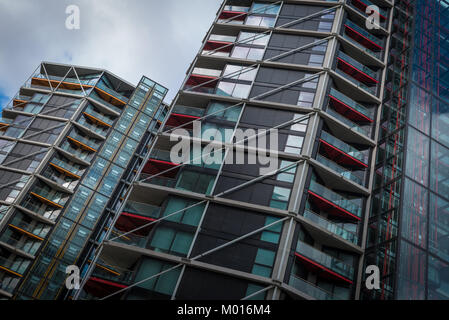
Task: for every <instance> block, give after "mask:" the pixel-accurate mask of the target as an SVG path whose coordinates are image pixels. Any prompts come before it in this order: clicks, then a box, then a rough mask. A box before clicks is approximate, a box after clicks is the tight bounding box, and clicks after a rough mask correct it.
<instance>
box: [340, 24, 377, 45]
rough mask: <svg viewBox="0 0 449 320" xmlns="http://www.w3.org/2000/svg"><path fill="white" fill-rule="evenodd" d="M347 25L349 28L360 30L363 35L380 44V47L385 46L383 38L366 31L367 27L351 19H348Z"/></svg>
mask: <svg viewBox="0 0 449 320" xmlns="http://www.w3.org/2000/svg"><path fill="white" fill-rule="evenodd" d="M345 25H346V26H348V27H349V28H351V29H353V30H354V31H356V32H358V33H359V34H361V35H362V36H363V37H365V38H367V39H369V40H370V41H372V42H374V43H375V44H376V45H378V46H379V47H380V48H382V47H383V40H381V39H379V38H378V37H376V36H374V35H372V34H371V33H369V32H368V31H366V30H365V29H363V28H362V27H360V26H359V25H357V24H355V23H354V22H352V21H351V20H348V19H347V20H346V21H345Z"/></svg>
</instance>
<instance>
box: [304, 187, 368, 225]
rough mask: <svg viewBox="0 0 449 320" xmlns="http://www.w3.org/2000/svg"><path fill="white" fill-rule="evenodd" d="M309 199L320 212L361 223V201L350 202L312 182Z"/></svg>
mask: <svg viewBox="0 0 449 320" xmlns="http://www.w3.org/2000/svg"><path fill="white" fill-rule="evenodd" d="M309 199H310V200H311V202H312V203H314V204H315V205H316V206H317V207H319V208H320V210H322V211H326V212H327V213H329V214H332V215H335V216H337V217H340V218H344V219H349V220H355V221H361V216H362V209H363V208H362V201H361V200H360V199H358V200H351V199H348V198H345V197H344V196H343V195H341V194H339V193H337V192H334V191H333V190H331V189H328V188H326V187H325V186H323V185H321V184H319V183H317V182H316V181H314V180H312V181H311V182H310V187H309Z"/></svg>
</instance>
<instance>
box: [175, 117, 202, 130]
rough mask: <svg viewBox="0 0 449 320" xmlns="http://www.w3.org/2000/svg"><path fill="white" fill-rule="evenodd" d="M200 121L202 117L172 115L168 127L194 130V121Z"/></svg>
mask: <svg viewBox="0 0 449 320" xmlns="http://www.w3.org/2000/svg"><path fill="white" fill-rule="evenodd" d="M198 119H200V117H195V116H188V115H186V114H179V113H172V114H170V118H168V120H167V126H169V127H174V128H177V127H180V126H183V125H185V126H183V127H182V128H181V129H187V130H191V129H193V121H195V120H198Z"/></svg>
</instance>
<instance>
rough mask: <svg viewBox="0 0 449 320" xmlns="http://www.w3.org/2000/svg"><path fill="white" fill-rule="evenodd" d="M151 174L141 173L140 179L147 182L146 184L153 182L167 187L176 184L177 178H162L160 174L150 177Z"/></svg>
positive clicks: (173, 186) (172, 186)
mask: <svg viewBox="0 0 449 320" xmlns="http://www.w3.org/2000/svg"><path fill="white" fill-rule="evenodd" d="M152 176H153V175H151V174H145V173H143V174H141V175H140V179H139V180H141V181H142V182H143V183H148V184H154V185H157V186H161V187H167V188H175V187H176V184H177V179H171V178H164V177H161V176H158V177H155V178H151V179H150V177H152Z"/></svg>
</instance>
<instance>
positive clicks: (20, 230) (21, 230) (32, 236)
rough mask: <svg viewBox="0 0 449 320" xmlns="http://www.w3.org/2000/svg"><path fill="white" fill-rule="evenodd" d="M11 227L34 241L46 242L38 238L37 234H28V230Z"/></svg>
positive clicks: (11, 225)
mask: <svg viewBox="0 0 449 320" xmlns="http://www.w3.org/2000/svg"><path fill="white" fill-rule="evenodd" d="M9 226H10V227H11V228H13V229H15V230H17V231H19V232H20V233H23V234H25V235H27V236H29V237H30V238H34V239H36V240H39V241H43V240H44V239H43V238H41V237H38V236H36V235H35V234H33V233H31V232H28V231H26V230H24V229H22V228H19V227H17V226H15V225H13V224H10V225H9Z"/></svg>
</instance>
